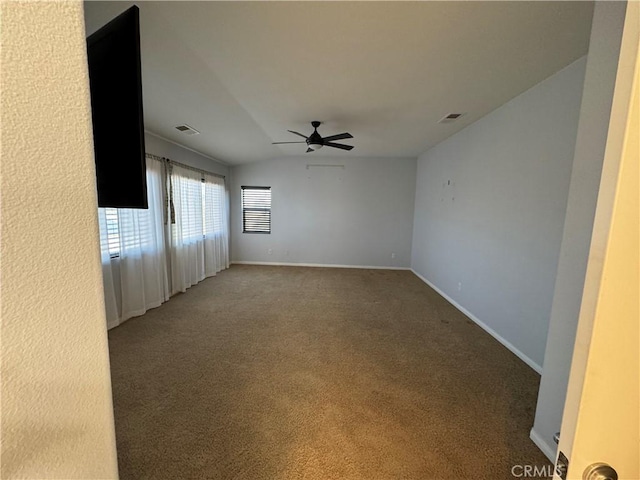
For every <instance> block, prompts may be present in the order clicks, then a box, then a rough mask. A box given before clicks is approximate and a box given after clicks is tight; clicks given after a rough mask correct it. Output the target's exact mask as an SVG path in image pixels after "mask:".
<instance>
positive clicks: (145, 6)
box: [85, 1, 593, 165]
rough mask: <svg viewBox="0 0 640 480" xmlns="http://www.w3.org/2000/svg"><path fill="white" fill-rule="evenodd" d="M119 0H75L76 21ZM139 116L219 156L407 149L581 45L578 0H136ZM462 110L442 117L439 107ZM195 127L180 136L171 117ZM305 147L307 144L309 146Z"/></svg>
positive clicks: (585, 24) (109, 13)
mask: <svg viewBox="0 0 640 480" xmlns="http://www.w3.org/2000/svg"><path fill="white" fill-rule="evenodd" d="M132 3H133V2H120V1H117V2H86V3H85V12H86V13H85V17H86V25H87V35H89V34H90V33H92V32H93V31H95V30H96V29H97V28H99V27H100V26H102V25H103V24H105V23H106V22H107V21H109V20H110V19H111V18H113V17H115V16H116V15H117V14H119V13H120V12H122V11H124V10H125V9H127V8H128V7H129V6H130V5H131V4H132ZM136 3H137V5H138V6H139V7H140V28H141V44H142V75H143V97H144V114H145V128H146V129H147V130H149V131H150V132H153V133H155V134H157V135H160V136H162V137H164V138H167V139H169V140H172V141H174V142H177V143H180V144H182V145H185V146H187V147H189V148H191V149H194V150H196V151H199V152H201V153H203V154H205V155H208V156H210V157H213V158H217V159H219V160H222V161H223V162H226V163H228V164H231V165H233V164H240V163H246V162H253V161H258V160H265V159H270V158H274V157H282V156H287V155H299V154H301V153H303V152H304V150H305V149H306V146H305V145H303V144H294V145H281V146H274V145H271V142H274V141H295V140H298V139H299V137H296V136H295V135H293V134H290V133H288V132H287V130H288V129H291V130H297V131H299V132H302V133H305V134H307V135H308V134H310V133H311V132H312V127H311V125H310V124H309V123H310V122H311V121H312V120H320V121H322V122H323V125H322V126H321V127H320V128H319V131H320V134H321V135H323V136H328V135H333V134H337V133H341V132H345V131H348V132H350V133H351V134H353V136H354V137H355V138H354V139H352V140H344V141H341V142H342V143H348V144H351V145H354V146H355V148H354V149H353V150H352V151H351V152H345V151H342V150H337V149H331V148H327V147H325V148H324V149H322V151H321V154H322V155H323V156H326V155H331V156H334V155H335V156H359V157H369V156H373V157H416V156H418V155H420V154H421V153H423V152H424V151H425V150H427V149H428V148H430V147H431V146H433V145H435V144H437V143H439V142H441V141H442V140H444V139H445V138H447V137H449V136H450V135H452V134H453V133H455V132H457V131H458V130H460V129H462V128H464V127H465V126H466V125H468V124H470V123H472V122H474V121H475V120H477V119H478V118H480V117H482V116H484V115H486V114H487V113H489V112H490V111H492V110H494V109H495V108H497V107H499V106H500V105H502V104H504V103H505V102H507V101H508V100H510V99H511V98H513V97H515V96H517V95H518V94H520V93H521V92H523V91H525V90H527V89H528V88H530V87H532V86H533V85H535V84H537V83H539V82H540V81H541V80H543V79H545V78H546V77H548V76H550V75H552V74H553V73H555V72H556V71H558V70H560V69H561V68H562V67H564V66H566V65H568V64H569V63H571V62H572V61H574V60H576V59H578V58H579V57H581V56H583V55H585V54H586V53H587V50H588V43H589V32H590V27H591V15H592V10H593V4H592V3H591V2H567V1H558V2H538V1H534V2H522V1H516V2H270V1H267V2H136ZM452 112H456V113H460V112H464V113H466V114H465V115H464V116H463V117H461V118H460V119H459V120H457V121H456V122H454V123H451V124H447V125H444V124H439V123H437V122H438V120H440V119H441V118H442V117H444V116H445V115H446V114H448V113H452ZM183 123H187V124H189V125H190V126H192V127H194V128H195V129H197V130H199V131H200V132H201V134H200V135H196V136H185V135H184V134H182V133H179V132H178V131H177V130H175V128H174V127H175V126H176V125H179V124H183ZM309 155H318V153H310V154H309Z"/></svg>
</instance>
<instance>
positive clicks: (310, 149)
mask: <svg viewBox="0 0 640 480" xmlns="http://www.w3.org/2000/svg"><path fill="white" fill-rule="evenodd" d="M309 152H313V149H312V148H307V151H306V152H305V153H309Z"/></svg>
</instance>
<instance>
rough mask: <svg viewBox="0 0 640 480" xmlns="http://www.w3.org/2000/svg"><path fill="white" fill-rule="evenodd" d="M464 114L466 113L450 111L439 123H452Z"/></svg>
mask: <svg viewBox="0 0 640 480" xmlns="http://www.w3.org/2000/svg"><path fill="white" fill-rule="evenodd" d="M463 115H464V113H450V114H448V115H445V116H444V117H443V118H441V119H440V120H438V123H452V122H455V121H456V120H457V119H459V118H460V117H461V116H463Z"/></svg>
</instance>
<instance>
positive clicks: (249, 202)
mask: <svg viewBox="0 0 640 480" xmlns="http://www.w3.org/2000/svg"><path fill="white" fill-rule="evenodd" d="M241 189H242V232H243V233H271V187H246V186H243V187H241Z"/></svg>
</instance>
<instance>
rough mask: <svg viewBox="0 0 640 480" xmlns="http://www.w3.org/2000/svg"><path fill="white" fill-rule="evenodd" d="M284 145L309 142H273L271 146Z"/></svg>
mask: <svg viewBox="0 0 640 480" xmlns="http://www.w3.org/2000/svg"><path fill="white" fill-rule="evenodd" d="M284 143H307V142H273V143H271V145H282V144H284Z"/></svg>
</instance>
